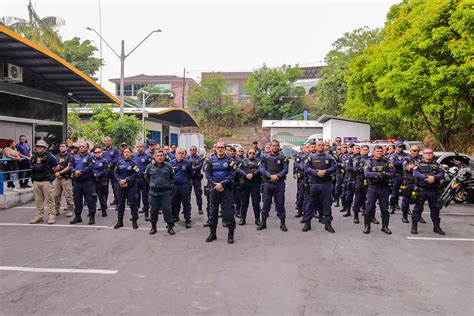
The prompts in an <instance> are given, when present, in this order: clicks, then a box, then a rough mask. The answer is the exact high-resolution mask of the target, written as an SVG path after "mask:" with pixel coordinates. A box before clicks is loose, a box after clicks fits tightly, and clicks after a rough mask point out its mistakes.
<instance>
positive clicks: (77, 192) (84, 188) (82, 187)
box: [72, 179, 97, 215]
mask: <svg viewBox="0 0 474 316" xmlns="http://www.w3.org/2000/svg"><path fill="white" fill-rule="evenodd" d="M72 195H73V199H74V213H76V214H79V215H80V214H81V213H82V207H83V206H84V198H85V199H86V204H87V208H88V209H89V214H95V212H96V210H97V193H96V191H95V184H94V181H93V180H92V179H90V180H87V181H84V182H78V181H74V182H73V186H72Z"/></svg>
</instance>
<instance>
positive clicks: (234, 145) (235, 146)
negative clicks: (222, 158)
mask: <svg viewBox="0 0 474 316" xmlns="http://www.w3.org/2000/svg"><path fill="white" fill-rule="evenodd" d="M226 145H227V146H230V147H232V148H235V149H237V148H243V147H242V145H240V144H226Z"/></svg>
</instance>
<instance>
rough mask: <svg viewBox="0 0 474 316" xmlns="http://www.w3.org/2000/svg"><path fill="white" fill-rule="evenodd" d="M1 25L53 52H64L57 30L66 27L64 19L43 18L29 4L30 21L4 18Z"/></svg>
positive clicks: (1, 19)
mask: <svg viewBox="0 0 474 316" xmlns="http://www.w3.org/2000/svg"><path fill="white" fill-rule="evenodd" d="M0 24H2V25H5V26H6V27H8V28H10V29H12V30H13V31H14V32H16V33H18V34H21V35H23V36H24V37H26V38H27V39H29V40H31V41H33V42H35V43H37V44H40V45H42V46H44V47H47V48H49V49H51V50H55V51H59V52H61V51H62V44H61V36H60V35H59V33H58V30H57V28H58V27H60V26H63V25H64V19H63V18H60V17H55V16H46V17H44V18H41V17H40V16H39V15H38V13H36V11H35V10H34V8H33V5H32V4H31V0H30V1H29V3H28V20H25V19H22V18H17V17H11V16H10V17H2V18H0Z"/></svg>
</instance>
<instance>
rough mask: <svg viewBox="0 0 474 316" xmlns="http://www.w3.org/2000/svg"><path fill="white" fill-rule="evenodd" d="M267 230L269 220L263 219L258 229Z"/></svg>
mask: <svg viewBox="0 0 474 316" xmlns="http://www.w3.org/2000/svg"><path fill="white" fill-rule="evenodd" d="M265 228H267V218H266V217H262V222H261V223H260V225H259V226H258V227H257V230H263V229H265Z"/></svg>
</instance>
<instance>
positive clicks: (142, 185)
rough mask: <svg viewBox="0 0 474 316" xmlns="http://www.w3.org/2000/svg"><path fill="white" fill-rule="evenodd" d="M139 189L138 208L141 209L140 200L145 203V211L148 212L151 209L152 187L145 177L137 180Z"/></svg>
mask: <svg viewBox="0 0 474 316" xmlns="http://www.w3.org/2000/svg"><path fill="white" fill-rule="evenodd" d="M137 188H138V207H140V200H142V203H143V210H144V211H145V212H147V211H148V210H149V209H150V202H149V200H148V197H149V192H150V185H149V184H148V181H146V180H145V178H144V177H139V178H138V179H137Z"/></svg>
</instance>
